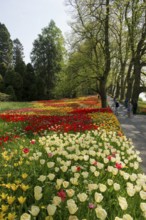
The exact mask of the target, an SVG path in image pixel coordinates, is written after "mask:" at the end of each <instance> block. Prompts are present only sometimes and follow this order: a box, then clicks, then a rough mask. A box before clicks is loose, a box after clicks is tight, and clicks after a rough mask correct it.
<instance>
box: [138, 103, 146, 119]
mask: <svg viewBox="0 0 146 220" xmlns="http://www.w3.org/2000/svg"><path fill="white" fill-rule="evenodd" d="M138 113H139V114H142V115H143V114H144V115H145V114H146V101H141V100H140V101H138Z"/></svg>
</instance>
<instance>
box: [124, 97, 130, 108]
mask: <svg viewBox="0 0 146 220" xmlns="http://www.w3.org/2000/svg"><path fill="white" fill-rule="evenodd" d="M128 102H129V100H128V98H126V99H125V108H128Z"/></svg>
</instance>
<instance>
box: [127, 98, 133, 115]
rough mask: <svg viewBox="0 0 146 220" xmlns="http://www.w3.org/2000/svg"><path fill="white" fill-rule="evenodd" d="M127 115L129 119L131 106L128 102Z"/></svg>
mask: <svg viewBox="0 0 146 220" xmlns="http://www.w3.org/2000/svg"><path fill="white" fill-rule="evenodd" d="M127 114H128V118H131V115H132V104H131V102H130V101H128V103H127Z"/></svg>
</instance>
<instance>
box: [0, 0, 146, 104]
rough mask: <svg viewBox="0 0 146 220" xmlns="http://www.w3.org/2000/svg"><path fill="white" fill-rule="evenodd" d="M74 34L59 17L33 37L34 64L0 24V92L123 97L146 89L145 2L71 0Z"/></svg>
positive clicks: (20, 96) (28, 96) (24, 96)
mask: <svg viewBox="0 0 146 220" xmlns="http://www.w3.org/2000/svg"><path fill="white" fill-rule="evenodd" d="M66 5H67V7H68V6H69V10H70V14H71V15H72V20H71V22H70V27H71V28H72V32H71V33H70V35H69V36H68V39H67V43H68V51H66V49H65V40H64V38H63V36H62V33H61V31H60V29H59V28H58V27H56V25H55V22H54V21H50V23H49V25H48V27H45V28H44V29H42V32H41V34H39V35H38V38H37V39H36V40H34V43H33V48H32V52H31V63H29V64H27V65H26V64H25V63H24V61H23V46H22V45H21V43H20V41H19V40H18V39H15V40H14V41H12V40H11V38H10V34H9V32H8V30H7V28H6V27H5V25H4V24H0V92H4V93H6V94H11V96H12V97H13V100H20V101H23V100H38V99H51V98H62V97H76V96H81V95H89V94H97V93H98V94H100V96H101V101H102V107H106V106H107V94H108V93H110V94H111V95H113V96H116V97H117V98H118V99H119V100H124V99H126V98H127V99H129V100H130V99H132V100H133V101H134V102H136V103H137V101H138V97H139V94H140V93H141V92H146V1H145V0H132V1H131V0H123V1H122V2H121V1H120V0H115V1H113V0H102V1H96V0H91V1H89V0H80V1H77V0H66Z"/></svg>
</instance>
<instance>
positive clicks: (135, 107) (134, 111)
mask: <svg viewBox="0 0 146 220" xmlns="http://www.w3.org/2000/svg"><path fill="white" fill-rule="evenodd" d="M132 105H133V108H132V109H133V114H134V115H135V114H136V112H137V102H136V101H133V102H132Z"/></svg>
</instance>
